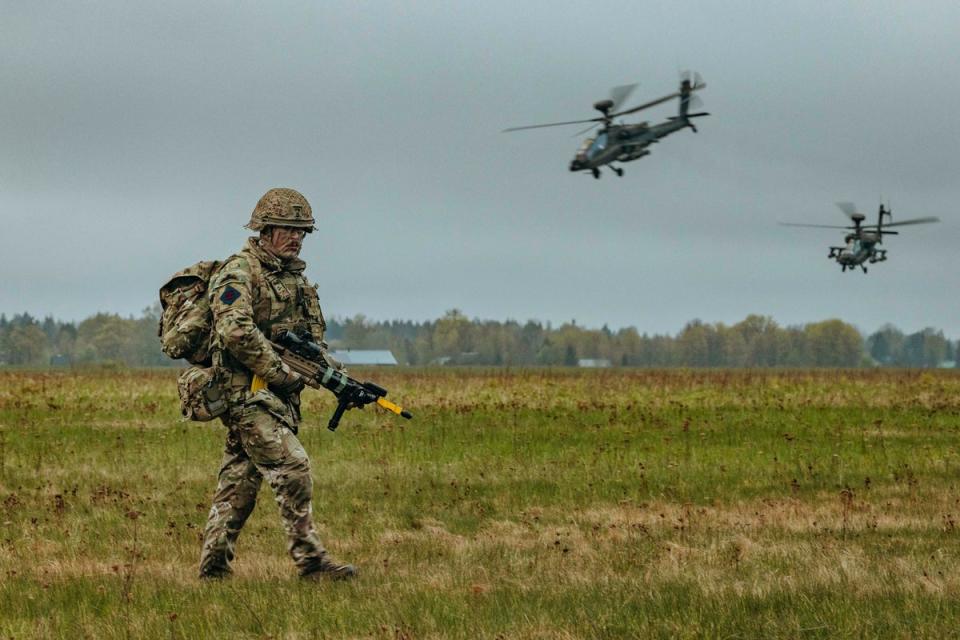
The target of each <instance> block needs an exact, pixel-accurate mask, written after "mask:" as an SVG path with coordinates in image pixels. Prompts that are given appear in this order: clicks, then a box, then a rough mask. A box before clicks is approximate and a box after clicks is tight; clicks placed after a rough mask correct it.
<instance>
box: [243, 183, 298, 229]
mask: <svg viewBox="0 0 960 640" xmlns="http://www.w3.org/2000/svg"><path fill="white" fill-rule="evenodd" d="M271 225H272V226H277V227H300V228H302V229H305V230H306V231H307V233H310V232H311V231H313V230H314V229H316V227H314V226H313V212H312V210H311V209H310V203H309V202H307V199H306V198H304V197H303V195H302V194H301V193H300V192H299V191H295V190H293V189H270V191H267V192H266V193H265V194H263V197H262V198H260V201H259V202H258V203H257V206H256V207H254V209H253V213H252V214H250V222H248V223H247V224H246V225H244V226H246V228H247V229H250V230H251V231H261V230H263V229H264V228H265V227H268V226H271Z"/></svg>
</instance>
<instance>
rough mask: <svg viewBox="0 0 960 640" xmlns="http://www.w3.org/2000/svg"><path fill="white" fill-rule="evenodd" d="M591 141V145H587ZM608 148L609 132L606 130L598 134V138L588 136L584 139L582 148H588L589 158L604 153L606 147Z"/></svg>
mask: <svg viewBox="0 0 960 640" xmlns="http://www.w3.org/2000/svg"><path fill="white" fill-rule="evenodd" d="M587 143H589V147H588V146H587ZM606 148H607V132H606V131H604V132H603V133H600V134H598V135H597V137H596V138H587V139H586V140H584V146H583V147H581V149H585V150H586V154H587V157H588V158H593V157H594V156H595V155H597V154H599V153H602V152H603V150H604V149H606Z"/></svg>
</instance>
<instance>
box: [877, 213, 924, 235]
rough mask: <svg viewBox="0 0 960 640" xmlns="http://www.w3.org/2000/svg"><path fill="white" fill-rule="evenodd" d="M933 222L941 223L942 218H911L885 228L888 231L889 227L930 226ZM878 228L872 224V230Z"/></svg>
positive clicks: (888, 224)
mask: <svg viewBox="0 0 960 640" xmlns="http://www.w3.org/2000/svg"><path fill="white" fill-rule="evenodd" d="M931 222H940V218H938V217H936V216H927V217H925V218H911V219H909V220H900V221H899V222H889V223H887V224H885V225H883V228H884V229H886V228H887V227H902V226H905V225H908V224H929V223H931ZM876 227H877V225H875V224H872V225H870V226H869V228H871V229H874V228H876ZM891 233H893V232H891Z"/></svg>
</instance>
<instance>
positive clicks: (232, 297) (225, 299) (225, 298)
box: [220, 285, 240, 304]
mask: <svg viewBox="0 0 960 640" xmlns="http://www.w3.org/2000/svg"><path fill="white" fill-rule="evenodd" d="M239 299H240V292H239V291H237V290H236V289H234V288H233V287H232V286H230V285H227V288H226V289H224V290H223V293H221V294H220V302H222V303H223V304H233V303H234V302H236V301H237V300H239Z"/></svg>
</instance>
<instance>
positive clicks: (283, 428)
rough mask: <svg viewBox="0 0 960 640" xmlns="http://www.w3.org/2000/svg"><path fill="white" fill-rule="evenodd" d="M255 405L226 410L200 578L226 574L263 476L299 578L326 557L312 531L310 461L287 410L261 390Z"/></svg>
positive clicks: (290, 413) (201, 556) (248, 403)
mask: <svg viewBox="0 0 960 640" xmlns="http://www.w3.org/2000/svg"><path fill="white" fill-rule="evenodd" d="M261 394H262V395H263V398H261V401H260V402H254V403H251V402H249V401H248V402H247V403H246V404H245V405H243V406H242V408H237V409H233V410H231V412H230V414H229V416H230V417H229V418H227V419H226V420H224V423H225V424H226V426H227V427H228V428H229V430H230V431H229V434H228V435H227V442H226V446H225V448H224V452H223V461H222V462H221V464H220V474H219V479H218V482H217V491H216V493H215V494H214V497H213V506H212V507H211V508H210V515H209V516H208V518H207V525H206V528H205V529H204V532H203V551H202V552H201V555H200V575H201V577H208V576H213V577H219V576H224V575H228V574H229V573H230V572H231V569H230V563H231V561H232V560H233V556H234V548H235V546H236V543H237V537H238V536H239V535H240V530H241V529H242V528H243V525H244V523H245V522H246V521H247V518H248V517H249V516H250V514H251V513H252V512H253V508H254V506H255V505H256V503H257V493H258V491H259V490H260V484H261V482H262V481H263V479H264V478H266V480H267V484H268V485H269V486H270V489H271V490H272V491H273V495H274V498H275V499H276V501H277V505H278V506H279V507H280V517H281V519H282V520H283V528H284V529H285V531H286V534H287V550H288V551H289V552H290V555H291V556H292V557H293V562H294V563H295V564H296V566H297V569H298V570H299V571H300V573H301V574H306V573H310V572H311V571H313V570H315V568H316V567H317V566H318V565H319V564H320V563H321V562H322V560H323V556H324V554H325V553H326V552H325V551H324V548H323V545H322V544H321V543H320V537H319V536H318V535H317V532H316V530H315V529H314V527H313V515H312V511H313V507H312V504H311V498H312V496H313V479H312V477H311V476H310V459H309V458H308V457H307V452H306V451H305V450H304V448H303V445H301V444H300V440H299V439H298V438H297V436H296V433H295V431H294V427H295V424H296V423H295V422H294V419H293V415H292V410H291V409H290V407H289V406H288V405H286V404H284V403H282V402H281V401H280V400H279V399H277V398H276V396H273V395H272V394H268V393H267V392H260V394H258V395H261Z"/></svg>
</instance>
